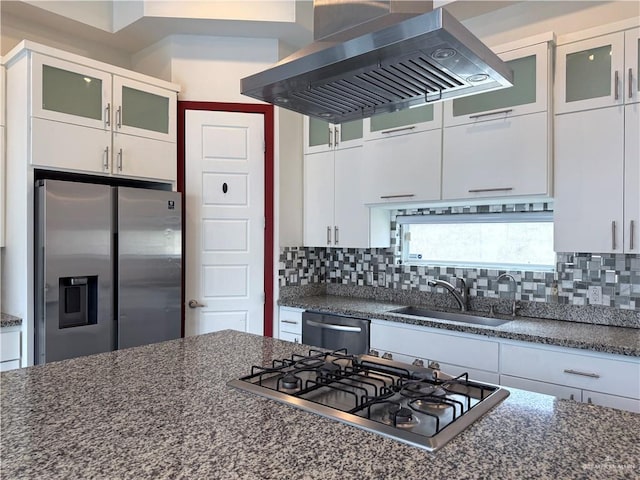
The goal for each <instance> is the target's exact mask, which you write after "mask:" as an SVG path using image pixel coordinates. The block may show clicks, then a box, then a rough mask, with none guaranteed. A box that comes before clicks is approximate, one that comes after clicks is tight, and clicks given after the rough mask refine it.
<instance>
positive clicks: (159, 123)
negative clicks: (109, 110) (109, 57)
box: [113, 76, 177, 142]
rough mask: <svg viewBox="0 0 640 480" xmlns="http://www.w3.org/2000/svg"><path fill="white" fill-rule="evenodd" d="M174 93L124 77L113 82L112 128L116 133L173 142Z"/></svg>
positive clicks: (174, 123)
mask: <svg viewBox="0 0 640 480" xmlns="http://www.w3.org/2000/svg"><path fill="white" fill-rule="evenodd" d="M175 96H176V93H175V92H172V91H169V90H167V89H165V88H159V87H156V86H153V85H149V84H147V83H142V82H136V81H135V80H131V79H128V78H124V77H117V76H115V77H114V79H113V105H114V106H113V109H114V110H113V114H114V120H113V127H114V130H115V131H116V132H118V133H124V134H127V135H136V136H139V137H146V138H154V139H157V140H164V141H166V142H175V141H176V127H177V125H176V122H175V121H172V120H175V119H176V102H175Z"/></svg>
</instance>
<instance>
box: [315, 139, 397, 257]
mask: <svg viewBox="0 0 640 480" xmlns="http://www.w3.org/2000/svg"><path fill="white" fill-rule="evenodd" d="M363 167H364V156H363V148H362V147H353V148H347V149H341V150H339V151H333V152H332V151H329V152H319V153H312V154H307V155H305V156H304V227H303V235H304V246H306V247H326V246H328V247H345V248H347V247H348V248H368V247H388V246H389V243H390V221H391V220H390V216H389V212H388V211H384V210H376V209H369V208H367V207H366V206H365V205H364V202H363V201H362V187H363V185H364V184H365V183H366V180H365V178H364V171H363Z"/></svg>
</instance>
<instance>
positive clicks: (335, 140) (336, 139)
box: [333, 127, 340, 148]
mask: <svg viewBox="0 0 640 480" xmlns="http://www.w3.org/2000/svg"><path fill="white" fill-rule="evenodd" d="M338 143H340V130H339V129H338V127H333V144H334V145H335V146H336V148H337V147H338Z"/></svg>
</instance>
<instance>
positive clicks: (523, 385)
mask: <svg viewBox="0 0 640 480" xmlns="http://www.w3.org/2000/svg"><path fill="white" fill-rule="evenodd" d="M500 385H502V386H505V387H513V388H519V389H520V390H527V391H529V392H537V393H544V394H546V395H553V396H554V397H558V398H562V399H563V400H575V401H576V402H579V401H580V399H581V398H582V390H580V389H579V388H573V387H565V386H564V385H555V384H553V383H546V382H538V381H536V380H529V379H526V378H518V377H512V376H509V375H500Z"/></svg>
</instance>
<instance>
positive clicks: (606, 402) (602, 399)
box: [582, 390, 640, 413]
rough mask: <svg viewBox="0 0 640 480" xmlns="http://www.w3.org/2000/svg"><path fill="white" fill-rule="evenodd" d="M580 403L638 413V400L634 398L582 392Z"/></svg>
mask: <svg viewBox="0 0 640 480" xmlns="http://www.w3.org/2000/svg"><path fill="white" fill-rule="evenodd" d="M582 401H583V402H585V403H593V404H595V405H602V406H603V407H612V408H620V409H622V410H627V411H629V412H634V413H640V400H638V399H635V398H627V397H619V396H617V395H608V394H606V393H600V392H591V391H589V390H584V391H583V392H582Z"/></svg>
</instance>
